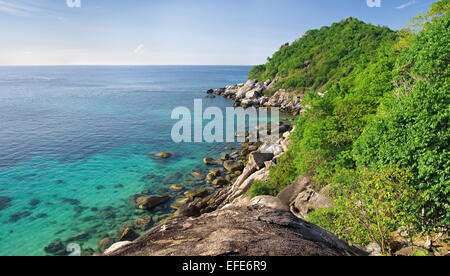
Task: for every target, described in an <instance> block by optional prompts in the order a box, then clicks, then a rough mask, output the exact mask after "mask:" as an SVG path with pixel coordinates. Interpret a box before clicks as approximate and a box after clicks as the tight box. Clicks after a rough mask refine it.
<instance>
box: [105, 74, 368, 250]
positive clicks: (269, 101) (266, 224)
mask: <svg viewBox="0 0 450 276" xmlns="http://www.w3.org/2000/svg"><path fill="white" fill-rule="evenodd" d="M274 84H275V83H274V82H269V81H267V82H265V83H259V82H257V81H254V80H249V81H247V82H246V83H245V84H238V85H231V86H228V87H226V88H223V89H216V90H208V91H207V93H208V95H213V94H216V95H220V96H223V97H226V98H229V99H232V100H234V106H242V107H244V108H248V107H256V108H258V107H262V106H266V107H279V108H280V109H281V110H282V111H283V112H289V113H290V114H299V113H300V112H301V110H302V109H303V107H302V106H301V105H300V99H299V100H298V102H297V101H294V102H293V101H292V98H289V97H287V96H286V95H285V94H284V93H287V92H285V91H283V90H279V91H277V92H276V93H275V94H274V95H273V96H272V97H266V96H264V95H263V91H264V90H265V89H270V87H271V86H273V85H274ZM290 97H291V96H290ZM210 98H212V97H210ZM279 129H280V133H279V134H280V137H279V139H278V141H275V142H272V143H270V144H268V143H263V142H250V137H249V134H248V132H247V133H245V136H246V142H244V143H241V146H242V150H240V151H234V152H232V153H224V154H223V155H222V156H221V157H220V158H217V159H216V158H211V157H206V158H205V159H204V160H203V161H204V163H205V164H206V165H208V166H210V167H211V169H210V171H209V173H208V174H207V175H206V177H205V181H206V182H208V183H212V184H214V185H215V186H216V187H218V188H219V189H218V190H216V191H215V192H213V193H212V194H209V193H208V190H207V189H200V190H193V191H188V192H185V196H186V198H185V199H183V200H179V201H177V202H176V203H174V204H172V207H174V208H176V209H177V211H176V212H175V213H173V214H172V215H171V216H170V217H168V218H166V219H165V220H163V221H161V222H159V223H158V225H157V226H155V227H153V228H152V229H151V230H150V231H149V232H147V233H145V234H143V235H142V236H140V237H137V235H136V233H135V232H134V231H133V230H132V229H125V230H123V231H122V232H121V233H119V236H118V239H117V240H116V241H118V242H116V243H113V241H112V240H105V241H102V242H100V245H99V248H100V247H101V249H102V250H101V251H102V252H103V251H104V253H103V254H104V255H107V256H124V255H133V256H139V255H145V256H149V255H152V256H167V255H177V256H182V255H188V256H197V255H208V256H219V255H253V256H254V255H257V256H261V255H277V256H284V255H299V256H300V255H332V256H333V255H334V256H336V255H344V256H351V255H362V254H364V252H362V251H361V250H359V249H357V248H350V247H349V246H348V245H347V243H345V242H343V241H340V240H339V239H338V238H337V237H336V236H334V234H332V233H331V232H328V231H326V230H324V229H322V228H320V227H318V226H315V225H312V224H310V223H308V222H306V221H305V220H303V219H301V218H302V215H301V214H302V211H301V210H298V208H297V207H296V206H298V204H296V202H298V203H299V204H300V202H301V200H302V199H303V198H304V193H305V192H308V191H309V188H310V187H309V185H310V184H311V181H308V179H304V178H301V179H298V180H296V181H294V183H293V184H292V185H291V186H290V187H288V188H287V189H285V190H284V191H283V192H282V193H280V195H278V196H277V197H271V196H259V197H255V198H250V197H249V196H248V194H247V191H248V190H249V189H250V188H251V186H252V184H253V183H254V181H265V180H267V179H268V177H269V168H270V167H271V166H276V164H277V160H278V159H279V158H280V157H281V156H282V155H283V154H284V153H285V152H286V151H287V150H288V147H289V145H290V140H289V136H290V134H291V133H292V132H293V131H294V129H293V128H292V127H291V126H290V125H285V124H283V123H280V127H279ZM237 135H238V134H237ZM226 149H227V150H233V149H232V148H231V147H227V148H226ZM197 176H198V177H202V176H200V175H197ZM302 195H303V196H302ZM319 198H320V199H321V200H323V203H324V204H327V201H326V196H323V197H320V196H319ZM324 198H325V200H324ZM136 200H137V201H141V203H142V200H143V199H136ZM147 200H150V199H147ZM307 201H308V200H307ZM150 202H159V199H158V198H154V197H152V198H151V200H150ZM302 203H304V202H302ZM137 205H139V203H137ZM141 205H142V204H141ZM141 205H140V207H142V206H141ZM317 207H319V206H317ZM309 210H311V209H309ZM143 223H145V222H143ZM119 237H122V239H119ZM123 237H125V238H123ZM105 244H107V245H108V246H105Z"/></svg>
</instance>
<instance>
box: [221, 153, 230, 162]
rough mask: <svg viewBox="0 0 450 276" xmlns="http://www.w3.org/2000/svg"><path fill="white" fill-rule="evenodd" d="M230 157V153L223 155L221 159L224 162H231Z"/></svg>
mask: <svg viewBox="0 0 450 276" xmlns="http://www.w3.org/2000/svg"><path fill="white" fill-rule="evenodd" d="M230 158H231V157H230V155H229V154H228V153H223V154H222V156H221V157H220V159H222V160H223V161H227V160H230Z"/></svg>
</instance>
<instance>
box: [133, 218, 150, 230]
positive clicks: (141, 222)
mask: <svg viewBox="0 0 450 276" xmlns="http://www.w3.org/2000/svg"><path fill="white" fill-rule="evenodd" d="M151 223H152V217H151V216H144V217H142V218H138V219H137V220H135V221H134V224H133V225H134V227H135V228H136V229H139V230H142V231H145V230H147V229H148V228H149V227H150V225H151Z"/></svg>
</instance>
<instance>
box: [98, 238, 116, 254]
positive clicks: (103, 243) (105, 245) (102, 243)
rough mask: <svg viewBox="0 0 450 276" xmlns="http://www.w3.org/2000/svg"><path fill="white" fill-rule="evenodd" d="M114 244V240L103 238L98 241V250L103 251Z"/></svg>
mask: <svg viewBox="0 0 450 276" xmlns="http://www.w3.org/2000/svg"><path fill="white" fill-rule="evenodd" d="M113 244H114V240H113V239H110V238H104V239H102V240H101V241H100V242H99V243H98V251H100V252H105V250H106V249H108V248H109V247H111V245H113Z"/></svg>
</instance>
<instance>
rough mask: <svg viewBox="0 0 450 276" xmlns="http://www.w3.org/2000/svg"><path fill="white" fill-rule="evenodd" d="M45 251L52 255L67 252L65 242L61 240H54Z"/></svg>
mask: <svg viewBox="0 0 450 276" xmlns="http://www.w3.org/2000/svg"><path fill="white" fill-rule="evenodd" d="M44 251H45V252H46V253H48V254H52V255H64V254H65V253H66V251H65V247H64V244H63V243H62V242H61V241H54V242H52V243H50V244H49V245H47V246H46V247H45V248H44Z"/></svg>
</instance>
